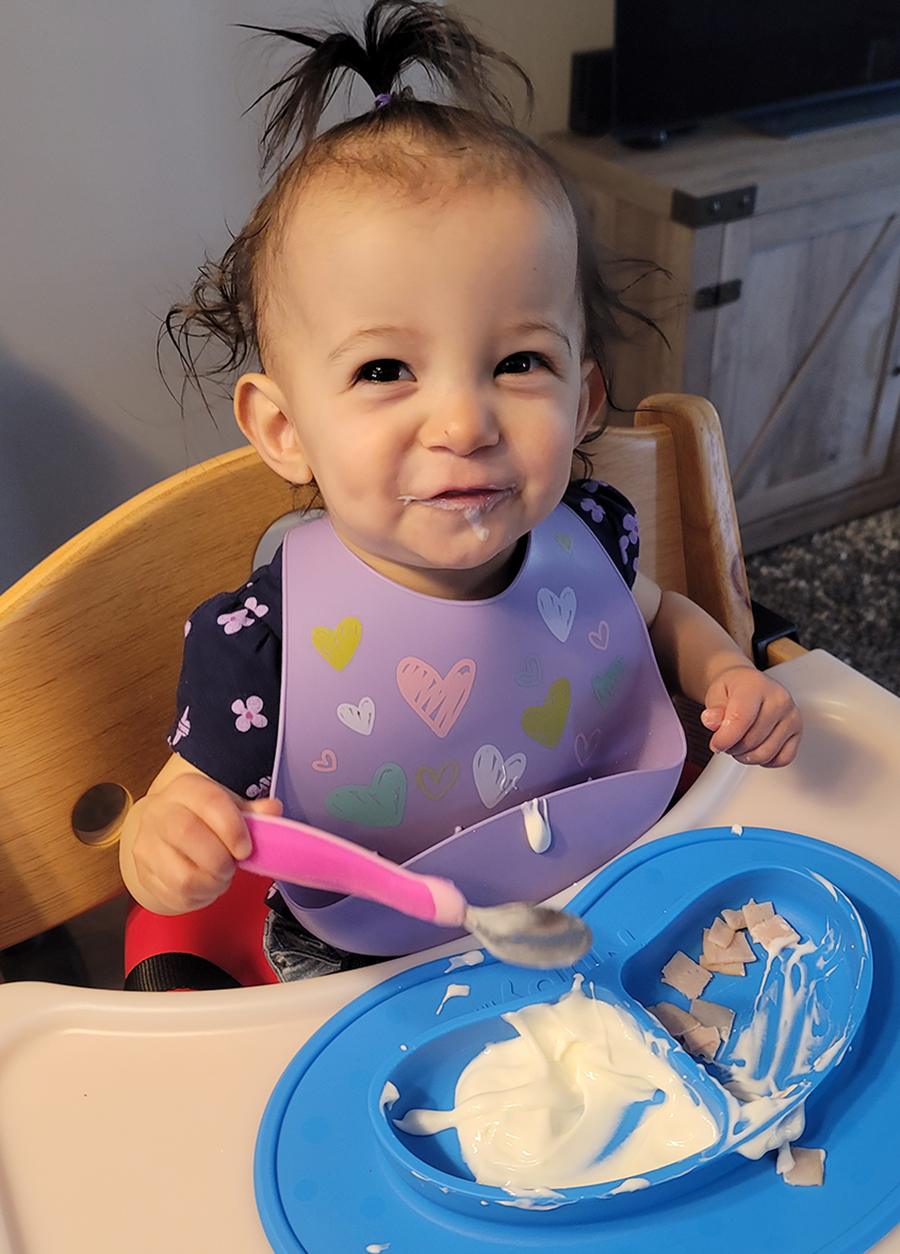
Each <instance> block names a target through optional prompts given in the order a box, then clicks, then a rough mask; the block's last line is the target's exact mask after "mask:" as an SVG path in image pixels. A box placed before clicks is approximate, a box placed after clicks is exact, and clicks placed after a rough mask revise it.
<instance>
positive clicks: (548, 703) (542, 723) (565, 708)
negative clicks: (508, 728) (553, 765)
mask: <svg viewBox="0 0 900 1254" xmlns="http://www.w3.org/2000/svg"><path fill="white" fill-rule="evenodd" d="M571 704H572V685H571V684H570V683H569V681H568V679H555V680H554V681H553V683H552V684H551V685H550V688H549V690H548V692H547V696H546V697H545V698H544V704H543V705H530V706H529V707H528V709H527V710H526V711H525V713H524V714H523V715H522V730H523V731H524V733H525V735H526V736H530V737H531V739H532V740H536V741H537V742H538V744H539V745H545V746H546V747H547V748H548V749H555V748H556V746H557V745H558V744H559V742H560V740H561V739H562V734H563V731H564V729H565V726H566V719H567V718H568V717H569V706H570V705H571Z"/></svg>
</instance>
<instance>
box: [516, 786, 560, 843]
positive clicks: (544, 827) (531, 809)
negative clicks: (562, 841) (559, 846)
mask: <svg viewBox="0 0 900 1254" xmlns="http://www.w3.org/2000/svg"><path fill="white" fill-rule="evenodd" d="M522 820H523V822H524V824H525V838H526V840H527V841H528V843H529V845H530V846H531V848H532V849H533V850H534V852H535V853H546V852H547V850H548V849H549V848H550V845H551V843H552V841H553V833H552V832H551V831H550V821H549V819H548V817H547V799H546V797H532V799H531V801H523V802H522Z"/></svg>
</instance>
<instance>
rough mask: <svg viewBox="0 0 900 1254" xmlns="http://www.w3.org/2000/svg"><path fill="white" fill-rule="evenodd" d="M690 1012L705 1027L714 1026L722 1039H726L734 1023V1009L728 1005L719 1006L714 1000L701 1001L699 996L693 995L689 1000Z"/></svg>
mask: <svg viewBox="0 0 900 1254" xmlns="http://www.w3.org/2000/svg"><path fill="white" fill-rule="evenodd" d="M691 1014H692V1015H693V1016H694V1018H695V1019H698V1020H699V1022H700V1023H702V1025H703V1026H704V1027H705V1028H715V1029H716V1031H717V1032H718V1033H719V1036H720V1037H721V1038H722V1040H723V1041H727V1040H728V1038H729V1036H730V1035H731V1026H732V1024H733V1023H734V1011H733V1010H730V1009H729V1007H728V1006H720V1005H719V1003H718V1002H716V1001H703V1000H702V999H701V998H700V997H695V998H694V1000H693V1001H692V1002H691Z"/></svg>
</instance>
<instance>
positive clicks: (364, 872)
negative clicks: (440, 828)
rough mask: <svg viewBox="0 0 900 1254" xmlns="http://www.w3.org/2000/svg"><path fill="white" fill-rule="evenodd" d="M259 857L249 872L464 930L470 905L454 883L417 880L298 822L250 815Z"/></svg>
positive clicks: (246, 865)
mask: <svg viewBox="0 0 900 1254" xmlns="http://www.w3.org/2000/svg"><path fill="white" fill-rule="evenodd" d="M244 818H245V820H246V823H247V828H248V830H249V832H250V838H251V840H252V841H253V852H252V853H251V854H250V856H249V858H244V859H243V860H242V861H241V862H239V863H238V866H240V867H242V868H243V869H244V870H245V871H253V872H254V873H255V874H256V875H264V876H268V877H270V878H271V879H277V880H287V881H288V882H289V883H291V884H302V885H304V886H305V887H306V888H323V889H326V890H328V891H330V892H335V893H350V894H353V895H354V896H356V897H366V898H368V900H369V901H378V902H380V903H381V904H382V905H384V906H391V907H393V909H394V910H399V911H400V912H401V914H407V915H410V916H412V918H414V919H424V920H425V922H426V923H436V924H438V926H439V927H462V926H463V922H464V919H465V914H466V900H465V898H464V897H463V895H462V893H461V892H460V891H459V889H458V888H457V887H456V885H455V884H453V883H451V882H450V880H445V879H440V878H439V877H438V876H436V875H416V874H415V872H413V871H407V870H405V869H404V868H403V867H401V866H397V864H396V863H395V862H390V861H389V860H388V859H387V858H382V857H381V855H380V854H377V853H372V852H371V850H369V849H363V847H362V846H361V845H356V844H354V843H353V842H352V841H350V840H344V839H343V838H342V837H340V836H334V835H332V834H331V833H330V832H323V831H320V830H319V829H318V828H317V827H309V826H307V824H305V823H297V822H295V821H294V820H293V819H285V818H276V817H274V816H271V815H261V814H246V815H245V816H244Z"/></svg>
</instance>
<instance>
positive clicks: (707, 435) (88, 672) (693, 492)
mask: <svg viewBox="0 0 900 1254" xmlns="http://www.w3.org/2000/svg"><path fill="white" fill-rule="evenodd" d="M637 419H638V425H637V426H636V428H635V429H633V430H632V429H623V428H611V429H609V430H608V431H607V432H605V433H604V434H603V436H602V437H601V438H600V439H599V441H598V443H597V446H596V452H595V454H594V464H595V473H596V474H597V475H598V477H601V478H605V479H608V480H609V481H610V482H614V483H615V484H616V486H618V487H620V488H621V489H622V491H624V492H625V493H626V495H628V496H629V497H630V498H631V499H632V500H633V501H634V503H635V505H636V507H637V509H638V511H639V512H640V515H641V524H642V533H643V534H642V558H641V560H642V566H643V568H644V569H645V570H646V572H647V574H648V575H649V576H650V577H651V578H654V579H656V580H658V581H659V582H660V583H661V584H662V585H663V586H664V587H672V588H675V589H677V590H680V591H687V592H688V593H689V594H691V595H694V596H696V598H697V599H698V600H700V602H701V604H704V605H705V606H706V608H708V609H710V611H711V612H712V613H714V614H715V615H716V617H717V618H719V619H720V621H722V622H723V623H724V624H725V625H726V626H727V627H729V628H730V629H731V630H733V629H734V614H733V610H734V602H735V595H734V590H733V587H732V585H733V584H735V570H737V569H738V567H739V570H740V573H741V574H742V572H743V566H742V565H741V564H740V551H739V548H737V547H736V545H737V526H736V523H735V522H734V509H733V504H731V496H730V489H729V488H728V483H727V474H726V472H725V469H724V453H723V452H722V450H721V434H720V433H719V432H718V420H717V418H716V415H715V411H714V410H713V409H712V407H711V406H709V405H708V404H707V403H706V402H705V401H701V400H699V399H698V398H685V397H653V398H650V400H648V401H645V402H644V404H643V405H642V406H641V409H640V411H639V413H638V415H637ZM682 463H683V465H684V467H686V470H683V469H682ZM723 475H724V476H725V478H724V480H723V481H721V482H720V481H719V476H723ZM679 485H681V486H679ZM301 503H302V501H298V500H297V494H296V492H295V491H294V490H292V489H291V488H290V487H289V486H288V485H286V484H285V483H284V482H283V481H282V480H280V479H279V478H278V477H277V476H276V475H274V474H273V473H272V472H271V471H269V470H268V469H267V468H266V467H265V466H264V465H263V463H262V462H261V461H260V460H259V458H258V457H257V455H256V453H255V452H254V450H253V449H251V448H249V447H247V448H242V449H238V450H236V451H235V452H233V453H229V454H226V455H225V456H223V457H218V458H214V459H212V460H211V461H208V462H204V463H203V464H202V465H199V466H195V467H193V468H191V469H190V470H187V471H184V472H183V473H181V474H178V475H175V476H174V477H173V478H171V479H168V480H166V481H165V482H164V483H161V484H159V485H157V486H156V487H153V488H150V489H149V490H148V491H146V492H144V493H142V494H141V495H139V496H137V497H135V498H134V499H132V500H130V501H127V502H126V503H125V504H124V505H122V506H121V507H120V508H119V509H116V510H114V511H113V512H112V513H110V514H108V515H107V516H106V517H104V518H101V519H100V520H99V521H98V522H96V523H94V524H93V525H92V526H90V527H88V528H87V529H86V530H85V531H83V532H81V533H80V534H79V535H77V536H75V537H74V539H72V540H70V541H69V542H68V543H67V544H65V545H63V546H62V547H61V548H60V549H58V550H57V551H56V552H55V553H53V554H51V555H50V557H48V558H47V559H46V560H45V561H44V562H42V563H41V564H40V565H39V566H37V567H36V568H35V569H34V570H33V571H31V572H30V573H29V574H28V575H26V576H25V577H24V578H23V579H21V580H20V581H19V582H18V583H17V584H15V585H14V586H13V587H12V588H10V589H9V591H8V592H6V593H4V594H3V595H2V596H0V691H2V692H3V694H4V698H5V703H6V712H5V717H4V718H3V719H2V720H0V948H4V947H6V946H7V945H11V944H14V943H16V942H18V941H20V940H23V939H26V938H27V937H29V936H32V935H35V934H36V933H38V932H40V931H43V930H44V929H46V928H49V927H52V926H55V925H56V924H58V923H61V922H65V921H66V920H67V919H70V918H72V917H74V916H75V915H77V914H80V913H81V912H83V911H84V910H87V909H89V908H90V907H92V906H94V905H97V904H99V903H100V902H102V901H105V900H107V899H108V898H110V897H112V896H114V895H115V894H116V893H117V892H119V891H121V889H122V883H121V879H120V877H119V871H118V862H117V851H116V842H117V836H118V829H119V827H120V825H121V818H122V817H123V816H124V811H123V809H122V806H121V805H120V804H119V802H118V800H117V797H118V795H124V793H126V792H127V794H130V796H131V797H138V796H141V795H143V793H144V792H145V791H146V789H147V787H148V786H149V784H150V782H151V780H152V779H153V777H154V776H155V775H156V773H157V771H158V770H159V769H160V767H161V766H162V765H163V763H164V761H165V760H166V758H167V757H168V749H167V746H166V744H165V733H166V730H167V728H168V726H169V724H170V723H171V721H172V719H173V716H174V713H175V688H176V684H177V679H178V672H179V667H180V659H181V644H182V638H183V632H182V630H181V626H182V624H183V623H184V621H185V620H186V619H187V617H188V615H189V614H190V613H191V611H192V610H193V609H194V608H195V607H196V605H197V604H198V603H199V602H201V601H203V600H205V599H206V598H207V597H209V596H212V595H213V594H214V593H215V592H218V591H221V590H222V589H225V588H233V587H238V586H240V584H241V583H242V582H243V581H244V580H245V579H246V578H247V576H248V575H249V573H250V570H251V566H252V559H253V554H254V552H255V549H256V545H257V543H258V541H259V539H260V537H261V536H262V534H263V533H264V532H265V531H266V530H267V528H268V527H269V526H270V525H271V523H272V522H273V521H274V520H275V519H277V518H279V517H281V516H282V515H284V514H285V513H288V512H289V511H291V510H292V509H295V508H297V506H298V504H301ZM735 563H736V564H735ZM723 572H725V573H726V575H727V577H726V578H725V579H724V584H723V578H722V577H723ZM729 580H730V581H731V582H730V583H729ZM737 582H738V583H739V580H738V581H737ZM720 585H722V586H720ZM745 586H746V585H744V587H745ZM739 639H741V643H742V644H744V645H745V646H746V644H747V643H749V636H747V640H746V641H745V640H744V639H743V638H742V637H741V636H740V635H739ZM98 785H111V786H112V787H110V788H108V789H106V790H103V789H100V790H96V786H98ZM116 786H118V789H117V788H116ZM92 789H93V790H95V791H93V792H89V791H88V790H92ZM98 791H99V792H100V796H99V800H98V797H97V792H98ZM85 793H88V796H87V798H86V799H84V800H82V799H83V798H84V794H85ZM76 827H77V828H78V829H79V831H80V832H81V834H82V839H79V838H78V837H77V836H76V834H75V830H74V828H76ZM85 839H86V840H87V842H88V843H85Z"/></svg>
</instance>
